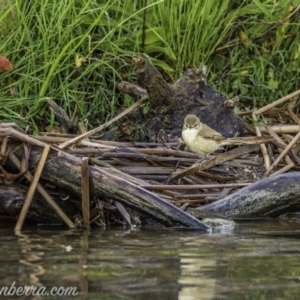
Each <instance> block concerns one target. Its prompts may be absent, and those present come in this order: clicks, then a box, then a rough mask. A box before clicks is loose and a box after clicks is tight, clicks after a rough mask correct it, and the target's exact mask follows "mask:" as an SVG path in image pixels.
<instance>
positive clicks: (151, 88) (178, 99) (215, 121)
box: [114, 56, 244, 142]
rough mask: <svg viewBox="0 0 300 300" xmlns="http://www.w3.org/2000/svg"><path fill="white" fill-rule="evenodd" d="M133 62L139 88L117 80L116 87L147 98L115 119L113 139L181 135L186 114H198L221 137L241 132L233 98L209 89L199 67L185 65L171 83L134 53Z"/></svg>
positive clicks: (159, 138)
mask: <svg viewBox="0 0 300 300" xmlns="http://www.w3.org/2000/svg"><path fill="white" fill-rule="evenodd" d="M133 62H134V63H135V65H136V67H137V83H138V84H139V85H140V86H141V87H142V89H141V88H140V87H137V86H135V85H134V84H130V83H128V82H121V83H120V84H119V89H120V90H122V91H124V92H125V93H128V94H129V95H131V96H134V95H135V96H136V98H140V97H141V96H144V95H145V93H147V95H148V97H149V101H148V103H147V104H145V105H146V107H145V105H144V107H140V108H139V109H138V110H135V111H134V112H132V113H131V114H130V115H128V116H127V117H125V118H124V119H122V120H121V121H120V122H119V123H118V130H117V131H116V132H115V135H114V139H115V140H119V141H125V140H126V141H128V140H130V141H141V140H143V141H158V142H169V141H173V140H174V139H175V137H181V129H182V125H183V120H184V118H185V116H186V115H187V114H195V115H197V116H199V117H200V119H201V121H202V122H203V123H206V124H208V125H209V126H210V127H211V128H213V129H215V130H217V131H218V132H220V133H221V134H222V135H223V136H225V137H233V136H235V135H236V134H238V135H240V136H241V135H242V134H243V131H244V122H243V121H242V119H240V118H239V117H238V116H237V115H235V114H234V112H233V107H234V103H235V102H234V101H230V99H227V98H226V97H225V96H223V95H222V94H221V93H219V92H218V91H215V90H213V89H212V88H211V87H210V86H209V84H208V82H207V79H206V76H205V74H204V73H203V71H202V70H201V69H189V70H187V71H186V72H185V73H184V74H183V76H182V77H181V78H180V79H179V80H177V81H176V82H175V83H173V84H171V83H168V82H166V81H165V80H164V78H163V76H162V75H161V74H160V73H159V71H158V70H157V69H156V68H155V67H154V66H153V65H152V64H151V63H150V62H149V61H148V60H146V59H144V58H142V57H138V56H135V57H134V58H133ZM145 108H146V109H145Z"/></svg>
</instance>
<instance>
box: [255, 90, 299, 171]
mask: <svg viewBox="0 0 300 300" xmlns="http://www.w3.org/2000/svg"><path fill="white" fill-rule="evenodd" d="M299 94H300V90H297V91H296V92H294V93H291V94H289V95H287V96H285V97H283V98H280V99H278V100H276V101H274V102H272V103H270V104H268V105H266V106H264V107H262V108H260V109H258V110H256V111H254V112H253V113H252V118H253V120H254V121H255V122H257V117H256V116H257V115H258V114H261V113H263V112H265V111H267V110H269V109H270V108H272V107H274V106H277V105H279V104H281V103H283V102H285V101H287V100H290V99H291V98H293V97H295V96H298V95H299ZM255 131H256V134H257V136H261V132H260V129H259V127H258V126H255ZM260 148H261V152H262V154H263V157H264V161H265V167H266V169H267V170H268V169H269V168H270V157H269V155H268V151H267V147H266V145H265V144H261V145H260Z"/></svg>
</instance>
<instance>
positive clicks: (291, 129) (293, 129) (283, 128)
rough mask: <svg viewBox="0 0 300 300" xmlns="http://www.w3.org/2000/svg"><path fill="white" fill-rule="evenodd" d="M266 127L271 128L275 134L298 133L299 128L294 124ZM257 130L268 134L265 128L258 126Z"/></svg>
mask: <svg viewBox="0 0 300 300" xmlns="http://www.w3.org/2000/svg"><path fill="white" fill-rule="evenodd" d="M268 127H271V128H272V130H273V131H274V132H276V133H297V132H299V131H300V126H299V125H295V124H279V125H272V126H268ZM258 128H259V130H260V131H261V132H263V133H267V132H268V130H267V129H266V126H259V127H258Z"/></svg>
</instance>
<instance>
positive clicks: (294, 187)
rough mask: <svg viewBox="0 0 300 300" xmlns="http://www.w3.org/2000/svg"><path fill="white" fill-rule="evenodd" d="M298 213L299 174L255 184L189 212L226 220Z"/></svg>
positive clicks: (260, 181) (299, 195) (299, 197)
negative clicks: (221, 217)
mask: <svg viewBox="0 0 300 300" xmlns="http://www.w3.org/2000/svg"><path fill="white" fill-rule="evenodd" d="M299 209H300V172H291V173H286V174H280V175H277V176H271V177H268V178H264V179H262V180H259V181H257V182H255V183H253V184H251V185H249V186H247V187H245V188H242V189H240V190H239V191H237V192H235V193H233V194H231V195H229V196H227V197H225V198H224V199H221V200H219V201H216V202H214V203H211V204H208V205H205V206H202V207H201V208H196V209H193V210H190V212H191V213H192V214H193V215H195V216H196V215H197V211H198V210H199V211H201V210H202V211H207V212H211V213H214V214H218V215H221V216H224V217H229V218H251V217H273V218H275V217H278V216H280V215H282V214H284V213H287V212H294V211H299Z"/></svg>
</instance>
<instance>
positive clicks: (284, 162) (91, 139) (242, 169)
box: [0, 91, 300, 228]
mask: <svg viewBox="0 0 300 300" xmlns="http://www.w3.org/2000/svg"><path fill="white" fill-rule="evenodd" d="M298 94H299V91H297V92H295V93H293V94H291V95H289V96H287V97H285V98H283V99H280V100H278V101H276V102H274V103H273V104H270V105H268V106H266V107H264V108H262V109H260V110H258V111H256V112H251V114H252V116H253V119H254V120H255V121H257V122H259V121H260V122H261V123H263V122H262V120H265V122H267V123H268V126H250V125H248V126H247V129H248V134H250V132H256V133H257V134H258V135H260V134H261V133H267V134H270V135H272V136H273V137H274V142H272V143H269V144H268V145H267V146H265V145H261V146H260V147H261V149H260V148H259V146H258V145H251V146H242V147H235V148H233V149H220V150H218V152H217V153H215V154H214V155H212V156H211V157H209V159H208V160H205V161H202V162H201V163H197V161H198V159H199V155H198V154H196V153H192V152H190V151H187V149H186V150H178V149H177V148H176V146H177V144H176V143H167V144H161V143H143V142H138V143H137V142H135V143H129V142H128V143H123V142H122V143H121V142H114V141H103V140H101V138H100V137H97V136H95V134H97V133H98V132H99V131H102V130H103V129H105V128H106V127H107V126H109V125H110V124H112V123H113V122H114V121H115V120H117V119H119V118H121V117H122V116H124V115H126V114H127V113H129V112H131V111H132V110H133V109H134V108H136V107H137V106H138V105H140V104H141V103H143V102H144V99H142V100H140V101H139V102H137V103H136V104H134V106H133V107H131V108H129V109H127V110H126V111H124V112H122V113H121V114H120V115H119V116H118V117H116V118H114V119H113V120H111V121H109V122H108V123H106V124H104V125H102V126H100V127H99V128H96V129H94V130H92V131H90V132H86V133H82V134H81V135H78V136H74V135H68V134H54V133H42V134H41V135H40V136H34V137H32V136H29V135H27V134H25V133H24V132H22V130H20V129H19V128H17V127H16V126H15V125H12V124H0V142H1V152H0V159H1V162H2V165H3V164H4V162H5V160H6V158H7V156H8V154H7V149H6V146H7V143H8V141H9V140H10V139H13V140H21V141H23V142H26V143H30V144H32V145H34V146H38V147H44V148H45V149H46V148H47V149H46V150H47V151H44V152H45V153H44V156H45V157H44V160H45V159H46V157H47V153H48V151H49V150H50V146H49V145H51V147H52V148H53V150H54V151H60V150H61V151H64V152H65V153H68V155H71V156H76V157H77V158H78V157H79V158H84V157H85V158H86V157H88V158H89V160H88V161H87V160H86V165H87V168H88V164H89V165H97V166H100V167H101V168H103V169H104V170H106V169H107V170H108V169H110V170H114V171H113V172H114V175H115V176H118V177H120V178H122V179H125V180H126V181H128V182H132V183H133V184H135V185H137V186H139V187H142V188H144V189H146V190H149V191H152V192H154V193H156V194H157V195H158V196H159V197H160V198H162V199H165V200H167V201H168V202H170V203H172V204H174V205H175V206H178V207H180V208H181V209H185V208H187V207H197V206H199V205H203V204H206V203H210V202H213V201H216V200H218V199H222V198H224V197H225V196H226V195H228V194H229V193H232V192H233V191H236V190H237V189H239V188H242V187H244V186H247V185H250V184H252V183H253V182H255V181H257V180H259V179H261V178H263V177H266V176H272V175H275V174H280V173H283V172H287V171H288V170H297V171H299V170H300V167H299V165H300V158H299V152H300V143H299V141H298V140H299V137H300V119H299V117H298V116H297V114H295V113H294V106H295V103H296V101H295V100H294V101H292V102H289V103H288V105H283V104H284V102H286V101H287V100H290V99H293V97H295V96H296V95H298ZM278 105H281V107H280V108H278V107H276V106H278ZM262 113H264V119H260V120H259V116H261V114H262ZM246 114H249V113H241V115H246ZM292 120H293V121H294V122H292ZM292 123H296V124H292ZM261 151H262V152H261ZM221 152H222V153H221ZM220 153H221V154H220ZM261 153H262V154H261ZM42 158H43V156H42ZM41 160H42V159H41ZM19 167H20V168H21V166H19ZM1 171H2V177H3V179H2V180H4V178H6V179H8V180H11V179H12V178H9V176H8V175H7V172H6V171H5V169H4V168H3V167H1ZM38 171H40V172H42V171H41V170H39V169H37V171H36V173H37V172H38ZM82 174H84V173H82ZM28 180H29V179H28ZM37 182H38V181H36V182H33V183H32V184H31V187H32V185H33V184H34V185H35V187H36V185H37ZM82 182H85V181H84V180H83V181H82ZM86 182H88V180H87V181H86ZM87 185H88V184H85V187H83V193H82V195H83V202H84V203H88V202H89V191H88V187H87ZM84 189H86V193H85V192H84ZM33 191H34V187H33ZM31 193H32V191H31ZM28 194H30V189H29V191H28ZM27 196H28V195H27ZM31 196H32V195H31ZM28 197H29V196H28ZM29 198H30V197H29ZM84 199H85V200H84ZM27 206H29V205H27ZM27 209H28V207H27ZM82 210H83V214H85V215H87V216H88V218H89V211H90V208H89V205H87V206H86V208H83V209H82ZM84 210H87V211H86V213H84ZM118 210H119V211H120V212H121V215H123V217H125V218H126V220H127V221H129V222H130V218H127V217H126V212H125V211H124V208H122V209H120V207H118ZM24 214H25V215H26V210H25V212H24ZM61 214H63V213H61ZM21 215H22V214H21ZM21 215H20V216H21ZM25 215H24V216H23V221H24V218H25ZM23 221H20V224H19V227H18V226H17V227H18V228H21V227H22V222H23ZM65 221H66V222H67V224H69V226H70V227H72V226H73V223H72V221H71V222H69V221H68V220H67V219H66V220H65ZM89 221H90V219H88V220H86V225H87V224H89ZM68 222H69V223H68Z"/></svg>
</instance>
